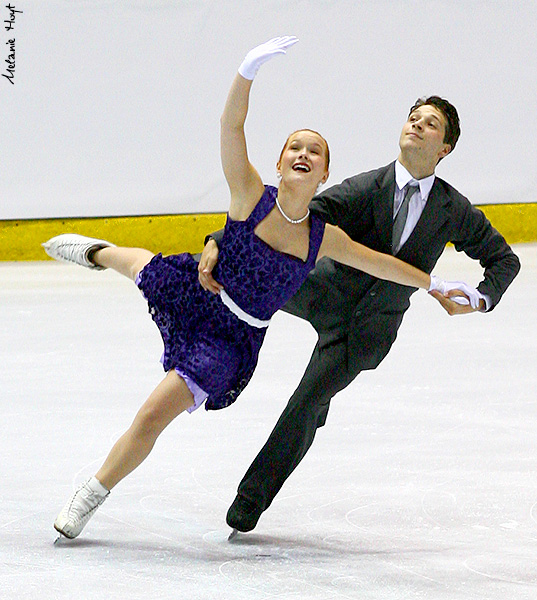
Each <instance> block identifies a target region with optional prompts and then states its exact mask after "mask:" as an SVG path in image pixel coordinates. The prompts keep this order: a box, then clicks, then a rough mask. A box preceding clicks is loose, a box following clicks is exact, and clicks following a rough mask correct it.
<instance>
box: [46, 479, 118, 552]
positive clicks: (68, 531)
mask: <svg viewBox="0 0 537 600" xmlns="http://www.w3.org/2000/svg"><path fill="white" fill-rule="evenodd" d="M109 494H110V492H109V491H108V490H107V489H106V488H105V487H104V486H102V485H101V484H100V483H99V481H98V480H97V479H95V477H92V478H91V479H89V480H88V481H86V483H84V484H83V485H82V486H80V487H79V488H78V490H77V491H76V492H75V493H74V494H73V495H72V496H71V498H70V499H69V502H67V504H66V505H65V506H64V507H63V509H62V511H61V512H60V514H59V515H58V517H57V518H56V521H54V529H55V530H56V531H58V532H59V533H61V534H62V535H64V536H65V537H66V538H69V539H70V540H72V539H74V538H76V537H77V536H78V535H80V532H81V531H82V530H83V529H84V527H85V526H86V523H87V522H88V521H89V520H90V519H91V517H92V516H93V515H94V514H95V511H96V510H97V509H98V508H99V506H101V504H102V503H103V502H104V501H105V500H106V498H107V497H108V495H109ZM58 539H59V538H58Z"/></svg>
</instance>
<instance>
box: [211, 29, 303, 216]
mask: <svg viewBox="0 0 537 600" xmlns="http://www.w3.org/2000/svg"><path fill="white" fill-rule="evenodd" d="M297 41H298V39H297V38H295V37H291V36H287V37H279V38H274V39H272V40H270V41H268V42H265V43H264V44H261V45H260V46H256V47H255V48H254V49H253V50H250V52H248V54H247V55H246V57H245V59H244V61H243V62H242V64H241V65H240V67H239V72H238V73H237V75H236V76H235V79H234V80H233V83H232V85H231V89H230V91H229V94H228V97H227V101H226V105H225V107H224V112H223V113H222V117H221V119H220V126H221V132H220V156H221V160H222V168H223V170H224V175H225V177H226V181H227V183H228V185H229V189H230V191H231V204H230V211H229V214H230V217H231V218H233V219H241V218H246V216H248V214H250V212H251V210H252V208H253V205H255V203H256V202H257V201H258V200H259V198H260V196H261V194H262V193H263V182H262V180H261V178H260V176H259V174H258V173H257V171H256V170H255V168H254V167H253V166H252V164H251V163H250V161H249V159H248V152H247V148H246V137H245V135H244V123H245V121H246V115H247V114H248V102H249V98H250V89H251V87H252V81H253V79H254V77H255V75H256V73H257V71H258V69H259V67H260V66H261V65H262V64H263V63H265V62H267V61H268V60H270V59H271V58H272V57H274V56H276V55H278V54H285V52H286V50H287V48H289V47H290V46H292V45H294V44H296V42H297Z"/></svg>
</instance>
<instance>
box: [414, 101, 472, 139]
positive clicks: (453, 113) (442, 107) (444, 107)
mask: <svg viewBox="0 0 537 600" xmlns="http://www.w3.org/2000/svg"><path fill="white" fill-rule="evenodd" d="M424 104H430V105H431V106H434V107H435V108H437V109H438V110H439V111H440V112H441V113H442V114H443V115H444V117H445V119H446V133H445V134H444V144H449V145H450V146H451V150H453V148H455V144H456V143H457V140H458V139H459V136H460V134H461V127H460V122H459V115H458V113H457V109H456V108H455V107H454V106H453V104H451V103H450V102H448V101H447V100H445V99H444V98H440V96H429V97H428V98H425V97H423V98H418V99H417V100H416V102H415V103H414V106H413V107H412V108H411V109H410V112H409V113H408V116H410V115H411V114H412V113H413V112H414V111H415V110H416V109H417V108H419V107H420V106H423V105H424Z"/></svg>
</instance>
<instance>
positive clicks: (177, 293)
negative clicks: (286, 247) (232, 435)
mask: <svg viewBox="0 0 537 600" xmlns="http://www.w3.org/2000/svg"><path fill="white" fill-rule="evenodd" d="M276 194H277V189H276V188H274V187H271V186H266V187H265V192H264V194H263V196H262V197H261V199H260V201H259V202H258V204H257V206H256V207H255V209H254V210H253V212H252V214H251V215H250V216H249V217H248V219H247V220H246V221H233V220H231V219H230V218H229V217H228V220H227V223H226V228H225V233H224V238H223V240H222V243H221V247H220V254H219V261H218V265H217V268H216V269H215V273H214V275H215V279H217V281H219V282H220V283H222V285H223V286H224V288H225V290H226V292H227V293H228V294H229V296H230V297H231V298H232V299H233V300H234V301H235V302H236V303H237V304H238V305H239V306H240V307H241V308H242V309H243V310H244V311H245V312H247V313H249V314H250V315H252V316H254V317H256V318H258V319H263V320H266V319H270V317H271V316H272V315H273V314H274V313H275V312H276V311H277V310H278V309H279V308H281V307H282V306H283V305H284V304H285V303H286V302H287V300H289V298H291V296H293V295H294V294H295V293H296V291H297V290H298V288H299V287H300V286H301V285H302V283H303V282H304V280H305V279H306V276H307V274H308V273H309V272H310V271H311V270H312V269H313V267H314V266H315V260H316V258H317V254H318V251H319V247H320V245H321V241H322V238H323V234H324V222H323V221H322V220H321V219H320V218H318V217H316V216H315V215H311V217H310V224H311V233H310V245H309V253H308V258H307V260H306V261H303V260H301V259H299V258H297V257H294V256H290V255H288V254H285V253H282V252H278V251H277V250H274V249H273V248H271V247H270V246H269V245H268V244H266V243H265V242H263V241H262V240H261V239H260V238H258V237H257V236H256V234H255V232H254V229H255V227H256V225H257V224H258V223H259V222H260V221H262V220H263V219H264V218H265V217H266V216H267V215H268V213H269V212H270V211H271V210H272V209H273V207H274V205H275V198H276ZM197 266H198V265H197V262H196V261H195V260H194V258H193V257H192V256H191V255H190V254H186V253H184V254H175V255H171V256H167V257H163V256H162V255H161V254H158V255H156V256H155V257H154V258H153V259H152V260H151V262H150V263H149V264H148V265H146V267H145V268H144V269H143V270H142V272H141V273H140V276H139V279H138V287H139V288H140V290H141V291H142V293H143V294H144V296H145V298H146V299H147V301H148V305H149V312H150V314H151V316H152V318H153V320H154V321H155V323H156V324H157V326H158V328H159V330H160V333H161V335H162V339H163V342H164V354H163V358H162V363H163V366H164V370H165V371H169V370H170V369H173V368H178V369H180V370H182V371H184V372H185V373H186V374H188V376H189V377H191V378H192V379H193V380H194V381H195V382H196V383H197V384H198V385H199V386H200V387H201V388H202V389H204V390H205V391H206V392H207V393H208V394H209V397H208V398H207V401H206V403H205V408H206V409H207V410H215V409H220V408H224V407H226V406H229V405H230V404H231V403H232V402H234V401H235V400H236V399H237V397H238V395H239V394H240V393H241V392H242V390H243V389H244V388H245V387H246V385H247V384H248V382H249V380H250V378H251V377H252V374H253V372H254V369H255V367H256V364H257V359H258V355H259V350H260V348H261V345H262V344H263V339H264V337H265V332H266V329H260V328H257V327H253V326H250V325H248V324H247V323H245V322H244V321H241V320H240V319H239V318H238V317H237V316H235V315H234V314H233V313H232V312H230V310H229V309H228V308H227V307H226V306H224V305H223V303H222V301H221V300H220V298H219V297H218V296H215V295H213V294H211V293H210V292H207V291H205V290H204V289H203V288H202V287H201V285H200V284H199V282H198V270H197Z"/></svg>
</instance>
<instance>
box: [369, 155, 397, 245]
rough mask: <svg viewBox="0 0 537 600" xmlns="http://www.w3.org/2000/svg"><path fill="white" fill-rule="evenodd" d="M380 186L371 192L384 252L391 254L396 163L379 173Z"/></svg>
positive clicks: (378, 183) (378, 182)
mask: <svg viewBox="0 0 537 600" xmlns="http://www.w3.org/2000/svg"><path fill="white" fill-rule="evenodd" d="M377 185H378V188H377V189H376V190H374V191H373V192H372V193H371V199H372V204H373V215H374V217H373V218H374V220H375V228H376V230H377V232H378V235H379V238H380V242H381V248H380V250H381V251H382V252H385V253H387V254H391V251H392V229H393V199H394V196H395V163H392V164H391V165H389V166H388V168H387V169H386V170H383V172H381V173H379V177H378V179H377Z"/></svg>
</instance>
